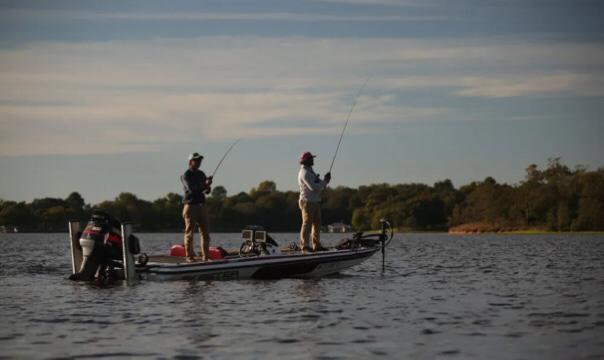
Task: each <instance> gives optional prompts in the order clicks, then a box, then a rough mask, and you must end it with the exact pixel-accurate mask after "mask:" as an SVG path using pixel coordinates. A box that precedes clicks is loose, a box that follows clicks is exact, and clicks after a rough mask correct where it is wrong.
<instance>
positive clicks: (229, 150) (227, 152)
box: [210, 138, 241, 178]
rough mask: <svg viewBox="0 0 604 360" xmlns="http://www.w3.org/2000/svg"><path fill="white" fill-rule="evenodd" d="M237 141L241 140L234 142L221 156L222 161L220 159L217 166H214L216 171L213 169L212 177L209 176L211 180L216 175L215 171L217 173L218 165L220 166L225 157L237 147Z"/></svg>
mask: <svg viewBox="0 0 604 360" xmlns="http://www.w3.org/2000/svg"><path fill="white" fill-rule="evenodd" d="M239 141H241V138H239V139H237V140H235V142H234V143H233V144H232V145H231V146H230V147H229V149H228V150H227V151H226V152H225V153H224V155H223V156H222V159H220V161H219V162H218V165H216V169H214V171H213V172H212V175H211V176H210V177H211V178H214V175H216V171H218V168H220V165H222V162H223V161H224V159H226V157H227V155H228V154H229V153H230V152H231V150H233V148H234V147H235V145H237V143H238V142H239Z"/></svg>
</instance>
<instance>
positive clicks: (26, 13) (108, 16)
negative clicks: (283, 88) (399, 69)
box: [0, 9, 456, 22]
mask: <svg viewBox="0 0 604 360" xmlns="http://www.w3.org/2000/svg"><path fill="white" fill-rule="evenodd" d="M0 19H4V20H12V21H16V20H17V21H25V20H28V21H49V20H50V21H65V20H80V21H169V22H178V21H300V22H319V21H329V22H340V21H356V22H368V21H373V22H381V21H389V22H391V21H397V22H405V21H411V22H419V21H445V20H446V21H451V20H455V19H456V18H454V17H450V16H442V15H440V16H439V15H395V14H381V15H379V14H378V15H350V14H319V13H303V12H200V11H190V12H124V11H122V12H107V11H82V10H79V11H78V10H50V9H45V10H35V9H5V10H3V11H2V13H0Z"/></svg>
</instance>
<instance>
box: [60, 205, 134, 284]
mask: <svg viewBox="0 0 604 360" xmlns="http://www.w3.org/2000/svg"><path fill="white" fill-rule="evenodd" d="M121 225H122V224H121V222H120V221H119V220H118V219H116V218H115V217H114V216H112V215H111V214H108V213H106V212H103V211H100V210H94V211H93V212H92V217H91V219H90V221H88V224H87V225H86V228H85V229H84V231H82V232H81V234H80V235H79V238H80V239H79V244H76V245H75V247H76V248H77V247H78V245H79V248H77V249H73V248H72V252H73V251H74V250H77V251H79V252H81V255H82V257H81V264H80V266H79V269H78V268H76V266H75V265H74V274H73V275H71V276H70V277H69V279H70V280H76V281H93V280H95V279H97V280H99V281H104V280H106V279H109V280H118V279H123V278H124V273H123V268H124V266H123V262H122V260H123V250H122V249H123V239H122V235H121V230H120V228H121ZM127 244H128V246H129V247H128V250H129V251H130V253H132V254H138V253H140V244H139V241H138V238H137V237H136V236H134V235H130V236H129V237H128V242H127ZM118 269H119V270H118Z"/></svg>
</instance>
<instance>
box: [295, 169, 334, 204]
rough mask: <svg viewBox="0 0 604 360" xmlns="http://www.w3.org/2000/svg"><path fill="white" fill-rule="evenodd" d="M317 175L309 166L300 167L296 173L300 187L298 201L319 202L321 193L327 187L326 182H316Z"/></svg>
mask: <svg viewBox="0 0 604 360" xmlns="http://www.w3.org/2000/svg"><path fill="white" fill-rule="evenodd" d="M317 178H318V177H317V174H315V172H314V170H313V169H312V167H310V166H305V165H302V166H301V167H300V172H298V186H300V200H303V201H306V202H311V203H317V202H321V193H322V192H323V189H325V187H326V186H327V181H325V180H321V181H318V182H317Z"/></svg>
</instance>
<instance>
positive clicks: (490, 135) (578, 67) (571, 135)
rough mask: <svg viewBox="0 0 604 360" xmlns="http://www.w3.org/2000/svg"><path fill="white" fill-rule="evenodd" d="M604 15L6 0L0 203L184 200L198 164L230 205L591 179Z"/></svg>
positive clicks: (596, 156)
mask: <svg viewBox="0 0 604 360" xmlns="http://www.w3.org/2000/svg"><path fill="white" fill-rule="evenodd" d="M602 13H604V3H602V2H600V1H585V0H564V1H562V0H456V1H450V0H399V1H397V0H306V1H288V0H275V1H248V0H243V1H231V0H219V1H169V2H166V1H27V0H21V1H2V0H0V199H4V200H15V201H31V200H33V199H35V198H42V197H60V198H65V197H67V196H68V195H69V194H70V193H71V192H72V191H78V192H80V193H81V194H82V196H83V197H84V198H85V200H86V201H87V202H89V203H93V204H94V203H98V202H100V201H103V200H111V199H113V198H115V197H116V196H117V195H118V194H119V193H121V192H132V193H135V194H136V195H138V196H139V197H141V198H143V199H147V200H153V199H156V198H160V197H163V196H165V195H166V194H167V193H169V192H177V193H178V192H181V191H182V189H181V185H180V182H179V176H180V174H182V173H183V172H184V171H185V170H186V166H187V156H188V154H189V153H192V152H199V153H201V154H202V155H204V156H205V159H204V162H203V164H202V169H203V170H205V171H206V172H207V173H211V172H212V170H213V169H214V167H215V166H216V164H217V163H218V161H219V160H220V157H221V156H222V154H223V153H224V152H225V151H226V149H227V148H228V147H229V146H230V144H231V143H232V142H233V141H235V140H236V139H238V138H242V139H243V140H242V141H241V142H240V143H239V144H238V145H237V146H236V147H235V148H234V150H233V151H232V152H231V154H230V155H229V157H227V158H226V160H225V162H224V163H223V166H222V167H221V168H220V170H219V171H218V173H217V174H216V178H215V185H222V186H224V187H225V188H226V189H227V191H228V193H229V194H230V195H233V194H236V193H238V192H240V191H249V190H250V189H252V188H253V187H255V186H257V185H258V183H260V182H261V181H263V180H267V179H268V180H273V181H275V182H276V184H277V188H278V189H279V190H295V189H296V187H297V181H296V178H297V171H298V167H299V165H298V159H299V156H300V154H301V153H302V152H304V151H311V152H313V153H316V154H317V155H318V157H317V159H316V164H315V170H316V171H317V172H318V173H321V174H324V173H325V172H326V171H327V170H328V168H329V164H330V162H331V159H332V157H333V154H334V151H335V149H336V145H337V142H338V138H339V135H340V131H341V129H342V126H343V125H344V122H345V120H346V115H347V114H348V112H349V111H350V108H351V105H352V103H353V101H354V99H355V95H356V94H357V92H358V91H359V89H360V87H361V86H362V84H363V83H364V82H365V81H366V80H367V79H369V81H368V83H367V86H366V87H365V88H364V90H363V92H362V94H361V96H360V97H359V98H358V101H357V103H356V107H355V109H354V112H353V113H352V115H351V118H350V123H349V126H348V128H347V130H346V133H345V136H344V138H343V142H342V145H341V148H340V153H339V154H338V157H337V159H336V162H335V165H334V168H333V180H332V185H333V186H340V185H342V186H351V187H357V186H360V185H369V184H372V183H391V184H397V183H412V182H414V183H425V184H430V185H431V184H433V183H434V182H436V181H440V180H443V179H450V180H452V181H453V183H454V184H455V185H456V186H461V185H464V184H467V183H470V182H472V181H480V180H483V179H484V178H486V177H487V176H492V177H494V178H495V179H497V180H498V181H500V182H506V183H509V184H516V183H518V182H520V181H522V179H523V177H524V172H525V170H524V169H525V168H526V167H527V166H528V165H530V164H533V163H535V164H537V165H539V166H541V167H543V166H546V165H547V162H548V159H549V158H553V157H562V159H563V162H565V163H566V164H568V165H569V166H571V167H573V166H575V165H578V164H581V165H585V166H588V167H589V168H590V169H596V168H599V167H602V166H604V157H603V156H602V154H604V145H603V141H602V135H603V134H604V122H603V120H604V119H603V118H602V114H604V101H603V100H604V21H602V16H601V14H602Z"/></svg>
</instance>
